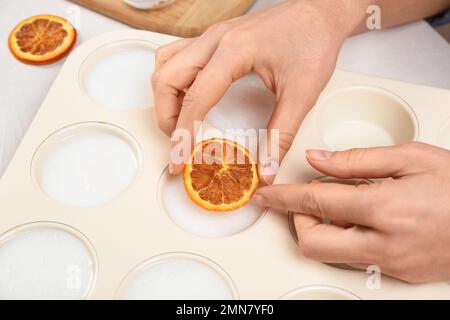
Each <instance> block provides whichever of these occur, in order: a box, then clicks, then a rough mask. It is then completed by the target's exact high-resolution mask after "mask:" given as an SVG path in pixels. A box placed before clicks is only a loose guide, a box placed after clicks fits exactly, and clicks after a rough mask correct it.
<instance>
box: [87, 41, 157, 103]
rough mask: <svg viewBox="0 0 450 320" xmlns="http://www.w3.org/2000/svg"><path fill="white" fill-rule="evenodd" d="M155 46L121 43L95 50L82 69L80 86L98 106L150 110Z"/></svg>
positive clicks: (150, 44)
mask: <svg viewBox="0 0 450 320" xmlns="http://www.w3.org/2000/svg"><path fill="white" fill-rule="evenodd" d="M156 47H157V46H156V45H154V44H152V43H149V42H145V41H120V42H117V43H114V44H111V45H107V46H104V47H102V48H100V49H98V50H97V51H95V52H94V53H93V54H92V55H91V56H89V57H88V59H87V60H86V61H85V63H84V64H83V66H82V69H81V73H80V82H81V86H82V88H83V89H84V91H85V92H86V94H87V95H88V96H89V97H90V98H91V99H92V100H93V101H94V102H95V103H97V104H99V105H101V106H104V107H110V108H113V109H117V110H136V109H143V108H147V107H150V106H151V105H152V104H153V94H152V89H151V86H150V77H151V75H152V73H153V70H154V68H155V49H156Z"/></svg>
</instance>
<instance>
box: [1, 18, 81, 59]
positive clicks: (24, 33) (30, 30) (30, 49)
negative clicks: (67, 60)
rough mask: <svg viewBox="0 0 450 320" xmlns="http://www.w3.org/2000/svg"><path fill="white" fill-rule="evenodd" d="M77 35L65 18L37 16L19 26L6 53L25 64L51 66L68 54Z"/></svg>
mask: <svg viewBox="0 0 450 320" xmlns="http://www.w3.org/2000/svg"><path fill="white" fill-rule="evenodd" d="M76 39H77V31H76V30H75V28H74V27H73V26H72V25H71V24H70V23H69V22H68V21H67V20H66V19H64V18H61V17H58V16H52V15H38V16H33V17H30V18H28V19H25V20H24V21H22V22H21V23H19V24H18V25H17V26H16V27H15V28H14V29H13V30H12V31H11V33H10V35H9V41H8V45H9V49H10V51H11V53H12V54H13V55H14V57H16V59H18V60H19V61H21V62H23V63H27V64H34V65H40V64H50V63H53V62H56V61H58V60H60V59H62V58H63V57H65V56H66V55H67V53H69V51H70V50H71V49H72V48H73V46H74V44H75V42H76Z"/></svg>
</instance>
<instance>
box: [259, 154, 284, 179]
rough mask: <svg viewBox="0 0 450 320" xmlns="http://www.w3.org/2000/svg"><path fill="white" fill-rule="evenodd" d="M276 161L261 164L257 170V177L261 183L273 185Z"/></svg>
mask: <svg viewBox="0 0 450 320" xmlns="http://www.w3.org/2000/svg"><path fill="white" fill-rule="evenodd" d="M278 167H279V164H278V161H277V160H273V159H269V160H267V161H266V162H265V163H264V164H261V166H260V169H259V175H260V177H261V179H262V180H263V182H264V183H265V184H267V185H271V184H273V181H274V180H275V176H276V174H277V171H278Z"/></svg>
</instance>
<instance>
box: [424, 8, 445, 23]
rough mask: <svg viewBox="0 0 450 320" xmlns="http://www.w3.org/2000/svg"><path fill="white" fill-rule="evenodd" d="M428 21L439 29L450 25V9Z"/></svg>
mask: <svg viewBox="0 0 450 320" xmlns="http://www.w3.org/2000/svg"><path fill="white" fill-rule="evenodd" d="M427 21H428V22H429V23H430V24H431V25H432V26H433V27H439V26H443V25H444V24H447V23H450V9H449V10H447V11H445V12H443V13H441V14H438V15H437V16H434V17H431V18H428V19H427Z"/></svg>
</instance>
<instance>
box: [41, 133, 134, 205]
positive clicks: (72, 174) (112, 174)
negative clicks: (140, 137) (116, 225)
mask: <svg viewBox="0 0 450 320" xmlns="http://www.w3.org/2000/svg"><path fill="white" fill-rule="evenodd" d="M137 169H138V162H137V159H136V156H135V153H134V152H133V149H132V148H131V147H130V145H129V144H128V143H127V142H125V141H124V140H123V139H121V138H119V137H117V136H115V135H112V134H108V133H102V132H85V133H80V134H77V135H73V136H71V137H69V138H66V139H65V140H64V141H63V142H61V143H60V144H59V145H57V146H56V147H54V149H53V150H51V152H50V153H49V154H48V155H47V157H46V159H45V160H44V163H43V166H42V172H41V173H40V176H39V182H40V185H41V187H42V189H43V190H44V191H45V192H46V193H47V194H48V195H49V196H50V197H51V198H53V199H55V200H57V201H59V202H61V203H64V204H66V205H72V206H81V207H87V206H95V205H99V204H104V203H107V202H109V201H112V200H113V199H115V198H116V197H117V196H119V195H120V194H121V193H122V192H124V191H125V190H126V189H127V188H128V187H129V186H130V185H131V183H132V182H133V181H134V178H135V176H136V174H137Z"/></svg>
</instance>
